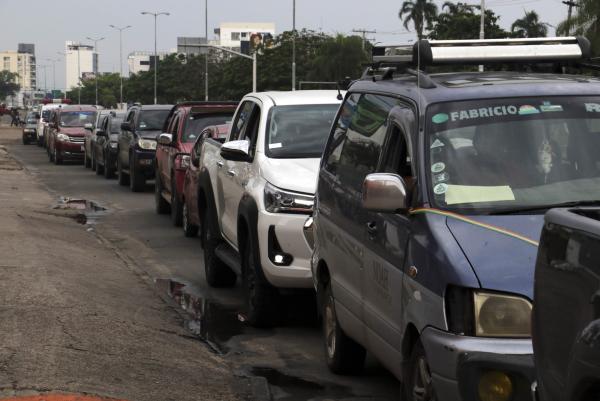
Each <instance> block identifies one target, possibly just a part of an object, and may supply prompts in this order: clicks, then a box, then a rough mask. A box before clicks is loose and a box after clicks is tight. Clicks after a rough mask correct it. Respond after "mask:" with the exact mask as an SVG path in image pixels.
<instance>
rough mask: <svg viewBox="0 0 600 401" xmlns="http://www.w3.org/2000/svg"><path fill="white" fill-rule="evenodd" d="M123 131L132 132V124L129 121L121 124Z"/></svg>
mask: <svg viewBox="0 0 600 401" xmlns="http://www.w3.org/2000/svg"><path fill="white" fill-rule="evenodd" d="M121 129H122V130H123V131H132V129H131V123H130V122H129V121H124V122H122V123H121Z"/></svg>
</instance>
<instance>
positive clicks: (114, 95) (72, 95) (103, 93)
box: [67, 73, 125, 108]
mask: <svg viewBox="0 0 600 401" xmlns="http://www.w3.org/2000/svg"><path fill="white" fill-rule="evenodd" d="M97 79H98V103H99V104H100V105H101V106H104V107H107V108H112V107H116V105H117V101H118V99H119V85H120V80H119V74H118V73H113V74H100V75H98V77H97ZM123 83H125V82H123ZM67 97H68V98H69V99H71V100H72V101H73V102H77V100H78V99H79V89H78V88H74V89H71V90H70V91H67ZM95 102H96V80H95V79H87V80H84V81H83V82H82V86H81V104H94V103H95Z"/></svg>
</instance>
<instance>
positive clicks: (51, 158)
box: [46, 148, 54, 163]
mask: <svg viewBox="0 0 600 401" xmlns="http://www.w3.org/2000/svg"><path fill="white" fill-rule="evenodd" d="M46 153H47V154H48V160H49V161H50V162H51V163H53V162H54V156H53V154H52V151H51V150H50V148H46Z"/></svg>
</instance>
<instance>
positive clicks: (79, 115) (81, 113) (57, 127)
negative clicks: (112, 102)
mask: <svg viewBox="0 0 600 401" xmlns="http://www.w3.org/2000/svg"><path fill="white" fill-rule="evenodd" d="M97 112H98V110H97V109H96V108H95V107H94V106H84V105H78V106H64V107H61V108H59V109H56V111H55V112H54V113H52V117H51V120H50V121H49V123H48V128H49V135H48V158H49V159H50V161H51V162H54V163H55V164H61V163H62V162H63V161H64V160H77V161H83V157H84V150H85V147H84V141H85V130H86V129H88V130H89V129H91V128H92V127H93V124H94V121H96V113H97Z"/></svg>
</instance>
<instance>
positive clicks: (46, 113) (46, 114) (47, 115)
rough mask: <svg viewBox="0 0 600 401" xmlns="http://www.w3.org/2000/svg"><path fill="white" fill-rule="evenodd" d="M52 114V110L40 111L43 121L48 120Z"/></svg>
mask: <svg viewBox="0 0 600 401" xmlns="http://www.w3.org/2000/svg"><path fill="white" fill-rule="evenodd" d="M51 113H52V110H43V111H42V118H43V119H44V120H48V119H49V118H50V114H51Z"/></svg>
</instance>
